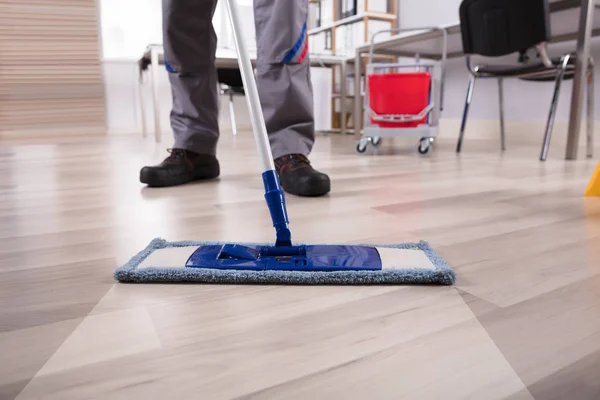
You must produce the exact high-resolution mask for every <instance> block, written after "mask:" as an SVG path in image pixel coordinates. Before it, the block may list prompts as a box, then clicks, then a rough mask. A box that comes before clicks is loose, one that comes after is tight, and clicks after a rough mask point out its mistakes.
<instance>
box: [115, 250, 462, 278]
mask: <svg viewBox="0 0 600 400" xmlns="http://www.w3.org/2000/svg"><path fill="white" fill-rule="evenodd" d="M217 244H219V245H220V244H222V243H217V242H198V241H181V242H168V241H166V240H163V239H155V240H153V241H152V242H151V243H150V244H149V245H148V246H147V247H146V248H145V249H144V250H142V251H141V252H140V253H138V254H137V255H136V256H134V257H133V258H132V259H131V260H130V261H129V262H128V263H127V264H125V265H124V266H122V267H120V268H119V269H117V271H116V272H115V274H114V276H115V279H117V280H118V281H120V282H124V283H221V284H278V285H382V284H396V285H398V284H436V285H452V284H453V283H454V281H455V279H456V276H455V273H454V271H453V270H452V268H450V266H449V265H448V264H447V263H446V262H445V261H444V260H443V259H442V258H441V257H440V256H439V255H438V254H437V253H436V252H435V251H434V250H433V249H432V248H431V247H430V246H429V244H428V243H426V242H420V243H403V244H398V245H378V246H377V248H378V249H386V248H387V249H404V250H415V252H409V253H410V254H411V255H410V256H409V257H408V258H407V259H404V260H403V261H402V262H401V264H402V265H391V266H389V268H382V269H381V270H377V271H372V270H371V271H356V270H348V271H332V272H315V271H310V272H307V271H289V270H261V271H252V270H238V269H211V268H194V267H189V266H186V263H185V259H181V260H179V261H173V260H169V257H170V256H172V258H177V257H180V258H181V252H183V253H184V254H183V255H184V256H185V255H186V254H190V255H191V254H192V253H193V252H194V251H195V249H198V248H199V247H202V246H210V245H217ZM247 246H252V245H251V244H247ZM177 248H178V250H175V251H179V252H180V254H179V255H177V256H175V255H174V253H169V252H168V250H167V251H166V252H164V254H163V255H162V257H155V258H154V259H152V257H154V256H156V255H157V252H158V251H159V250H161V249H177ZM382 251H383V250H382ZM417 253H419V254H417ZM403 254H406V253H403ZM414 256H417V257H414ZM423 261H425V263H427V262H429V267H427V266H426V267H423ZM411 263H412V264H411ZM416 264H419V265H418V266H417V265H416Z"/></svg>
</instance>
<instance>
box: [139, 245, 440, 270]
mask: <svg viewBox="0 0 600 400" xmlns="http://www.w3.org/2000/svg"><path fill="white" fill-rule="evenodd" d="M196 249H198V247H197V246H189V247H167V248H164V249H158V250H155V251H153V252H152V253H151V254H150V255H149V256H148V257H146V259H145V260H144V261H142V263H141V264H140V265H139V266H138V269H144V268H150V267H159V268H185V263H186V262H187V260H188V258H190V256H191V255H192V254H193V253H194V251H196ZM376 249H377V251H378V252H379V257H380V258H381V264H382V269H408V268H411V269H426V270H435V266H434V265H433V263H432V262H431V260H430V259H429V257H427V255H426V254H425V252H423V251H422V250H417V249H395V248H389V247H376Z"/></svg>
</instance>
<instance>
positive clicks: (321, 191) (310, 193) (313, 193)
mask: <svg viewBox="0 0 600 400" xmlns="http://www.w3.org/2000/svg"><path fill="white" fill-rule="evenodd" d="M283 190H284V191H285V192H286V193H289V194H292V195H294V196H299V197H321V196H325V195H326V194H327V193H329V192H330V191H331V183H330V182H327V186H325V185H323V187H319V188H315V187H312V188H310V189H309V190H297V191H296V190H288V189H286V188H285V187H284V188H283Z"/></svg>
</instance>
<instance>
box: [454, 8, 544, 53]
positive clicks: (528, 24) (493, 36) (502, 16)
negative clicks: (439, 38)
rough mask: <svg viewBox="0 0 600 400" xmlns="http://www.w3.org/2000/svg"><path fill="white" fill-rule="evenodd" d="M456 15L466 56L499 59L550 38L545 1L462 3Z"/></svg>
mask: <svg viewBox="0 0 600 400" xmlns="http://www.w3.org/2000/svg"><path fill="white" fill-rule="evenodd" d="M459 12H460V27H461V33H462V44H463V51H464V53H465V54H478V55H481V56H487V57H499V56H504V55H507V54H510V53H515V52H518V51H522V50H527V49H529V48H531V47H533V46H535V45H538V44H540V43H542V42H548V41H550V39H551V33H550V12H549V5H548V0H464V1H463V2H462V3H461V5H460V10H459Z"/></svg>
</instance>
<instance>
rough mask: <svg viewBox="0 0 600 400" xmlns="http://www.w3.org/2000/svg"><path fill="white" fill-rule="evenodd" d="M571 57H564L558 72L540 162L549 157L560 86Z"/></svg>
mask: <svg viewBox="0 0 600 400" xmlns="http://www.w3.org/2000/svg"><path fill="white" fill-rule="evenodd" d="M569 58H570V56H569V55H567V56H564V57H563V61H562V65H561V68H560V69H559V70H558V74H557V75H556V82H555V84H554V94H553V96H552V103H551V104H550V113H549V114H548V122H547V124H546V132H545V133H544V142H543V143H542V151H541V153H540V161H546V158H547V157H548V150H549V148H550V138H551V136H552V128H553V127H554V118H555V117H556V107H557V106H558V97H559V95H560V86H561V84H562V81H563V78H564V76H565V70H566V69H567V65H568V63H569Z"/></svg>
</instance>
